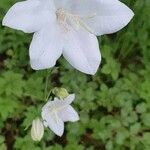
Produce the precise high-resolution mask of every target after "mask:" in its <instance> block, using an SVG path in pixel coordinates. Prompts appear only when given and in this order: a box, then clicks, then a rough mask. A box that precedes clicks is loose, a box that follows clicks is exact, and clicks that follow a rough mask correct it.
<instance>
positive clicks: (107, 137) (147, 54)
mask: <svg viewBox="0 0 150 150" xmlns="http://www.w3.org/2000/svg"><path fill="white" fill-rule="evenodd" d="M123 2H125V3H126V4H127V5H128V6H129V7H130V8H132V9H133V10H134V12H135V17H134V19H133V20H132V22H131V23H130V24H129V25H128V26H127V27H126V28H124V29H123V30H122V31H120V32H118V33H117V34H113V35H107V36H103V37H102V38H101V37H99V38H98V39H99V42H100V47H101V53H102V57H103V60H102V64H101V66H100V68H99V70H98V72H97V74H96V75H95V76H89V75H85V74H82V73H80V72H78V71H77V70H75V69H73V68H72V67H71V66H70V65H69V64H68V63H67V62H66V61H65V60H64V59H63V58H61V59H59V61H58V63H57V66H56V67H55V68H54V69H53V70H52V71H51V74H50V77H49V78H48V80H49V82H48V88H49V89H51V88H53V87H56V86H57V87H65V88H66V89H68V91H69V92H70V93H76V100H75V102H74V104H73V106H74V107H75V108H76V110H78V112H79V114H80V121H79V122H77V123H66V126H65V134H64V135H63V137H62V138H59V137H56V136H55V135H54V134H53V133H52V132H51V131H50V130H46V131H45V135H44V138H43V140H42V141H41V142H40V143H35V142H33V141H32V140H31V138H30V128H27V129H25V128H26V127H29V126H30V124H31V122H32V120H33V119H34V118H35V117H36V116H37V114H38V113H39V110H40V108H41V106H42V105H43V104H44V103H45V98H44V97H45V95H44V93H45V92H44V89H45V79H46V74H47V71H45V70H44V71H33V70H32V69H31V67H30V65H29V56H28V47H29V43H30V41H31V37H32V35H29V34H24V33H23V32H20V31H16V30H13V29H9V28H6V27H2V26H0V150H6V149H8V150H62V149H64V150H150V67H149V66H150V37H149V36H150V1H149V0H124V1H123ZM14 3H15V0H1V1H0V20H2V18H3V16H4V14H5V13H6V12H7V10H8V8H9V7H10V6H12V4H14Z"/></svg>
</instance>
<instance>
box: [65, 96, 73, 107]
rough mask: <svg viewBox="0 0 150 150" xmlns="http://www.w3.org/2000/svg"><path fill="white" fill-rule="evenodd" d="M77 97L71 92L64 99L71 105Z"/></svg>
mask: <svg viewBox="0 0 150 150" xmlns="http://www.w3.org/2000/svg"><path fill="white" fill-rule="evenodd" d="M74 99H75V94H69V96H67V97H66V98H65V100H64V102H65V104H67V105H69V104H71V103H72V102H73V101H74Z"/></svg>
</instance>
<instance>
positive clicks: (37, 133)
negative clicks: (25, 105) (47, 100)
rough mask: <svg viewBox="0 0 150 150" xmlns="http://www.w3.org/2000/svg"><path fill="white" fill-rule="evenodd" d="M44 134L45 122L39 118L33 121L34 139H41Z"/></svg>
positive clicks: (32, 135)
mask: <svg viewBox="0 0 150 150" xmlns="http://www.w3.org/2000/svg"><path fill="white" fill-rule="evenodd" d="M43 135H44V126H43V122H42V121H41V120H40V119H39V118H37V119H34V120H33V122H32V127H31V137H32V139H33V140H34V141H40V140H41V139H42V137H43Z"/></svg>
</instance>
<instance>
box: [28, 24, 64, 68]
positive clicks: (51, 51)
mask: <svg viewBox="0 0 150 150" xmlns="http://www.w3.org/2000/svg"><path fill="white" fill-rule="evenodd" d="M48 25H49V26H46V27H44V28H43V29H42V30H40V31H39V32H36V33H35V34H34V36H33V40H32V43H31V45H30V63H31V67H32V68H33V69H35V70H40V69H46V68H50V67H53V66H54V65H55V63H56V60H57V59H58V58H59V57H60V56H61V54H62V42H61V34H60V32H59V27H58V26H57V24H55V23H53V24H52V23H50V24H48Z"/></svg>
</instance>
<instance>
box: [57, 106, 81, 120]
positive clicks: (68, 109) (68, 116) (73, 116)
mask: <svg viewBox="0 0 150 150" xmlns="http://www.w3.org/2000/svg"><path fill="white" fill-rule="evenodd" d="M58 116H59V117H60V118H61V119H62V120H63V121H64V122H66V121H71V122H75V121H78V120H79V115H78V113H77V112H76V111H75V110H74V108H73V107H72V106H70V105H67V106H65V107H63V108H62V109H61V110H60V111H59V112H58Z"/></svg>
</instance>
